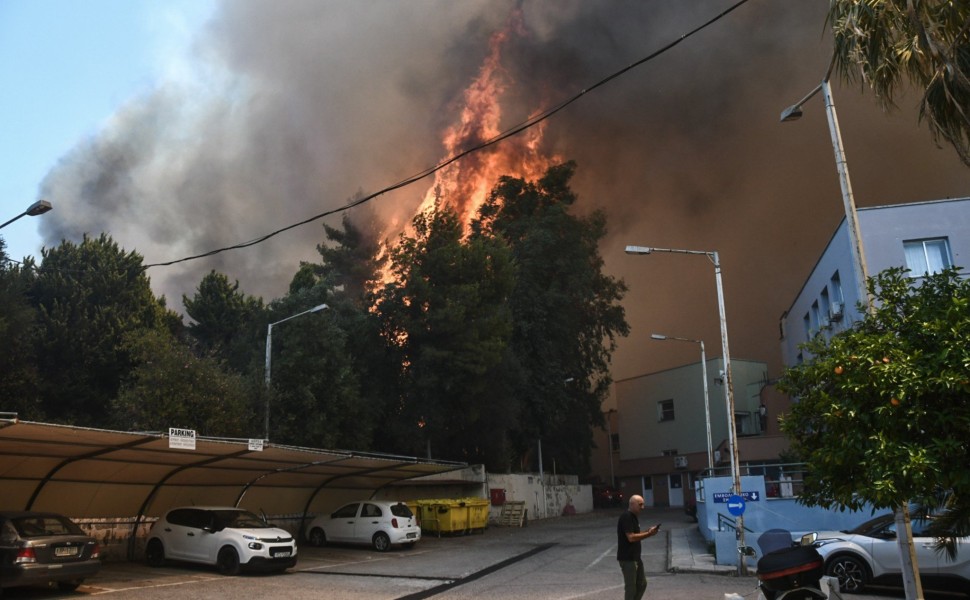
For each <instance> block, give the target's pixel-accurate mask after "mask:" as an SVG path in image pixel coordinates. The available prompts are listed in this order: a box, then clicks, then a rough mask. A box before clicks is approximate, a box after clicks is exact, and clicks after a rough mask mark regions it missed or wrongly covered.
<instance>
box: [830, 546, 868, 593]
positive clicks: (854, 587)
mask: <svg viewBox="0 0 970 600" xmlns="http://www.w3.org/2000/svg"><path fill="white" fill-rule="evenodd" d="M825 574H826V575H829V576H831V577H836V578H837V579H838V580H839V590H841V591H843V592H849V593H852V594H857V593H859V592H861V591H862V590H864V589H865V588H866V584H868V583H869V567H868V566H867V565H866V563H865V562H863V560H862V559H861V558H859V557H857V556H853V555H851V554H839V555H836V556H834V557H832V559H831V560H829V562H828V564H826V565H825Z"/></svg>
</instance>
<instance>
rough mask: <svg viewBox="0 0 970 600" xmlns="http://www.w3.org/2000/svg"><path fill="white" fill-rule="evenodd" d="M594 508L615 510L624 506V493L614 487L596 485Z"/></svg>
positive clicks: (594, 488) (594, 489)
mask: <svg viewBox="0 0 970 600" xmlns="http://www.w3.org/2000/svg"><path fill="white" fill-rule="evenodd" d="M593 506H594V507H595V508H615V507H618V506H623V493H622V492H620V491H619V490H617V489H616V488H614V487H613V486H609V485H594V486H593Z"/></svg>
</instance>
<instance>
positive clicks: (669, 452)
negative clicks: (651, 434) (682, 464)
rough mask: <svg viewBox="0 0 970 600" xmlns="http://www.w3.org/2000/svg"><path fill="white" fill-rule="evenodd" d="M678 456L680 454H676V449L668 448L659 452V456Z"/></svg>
mask: <svg viewBox="0 0 970 600" xmlns="http://www.w3.org/2000/svg"><path fill="white" fill-rule="evenodd" d="M678 454H680V453H679V452H677V448H668V449H666V450H661V451H660V456H677V455H678Z"/></svg>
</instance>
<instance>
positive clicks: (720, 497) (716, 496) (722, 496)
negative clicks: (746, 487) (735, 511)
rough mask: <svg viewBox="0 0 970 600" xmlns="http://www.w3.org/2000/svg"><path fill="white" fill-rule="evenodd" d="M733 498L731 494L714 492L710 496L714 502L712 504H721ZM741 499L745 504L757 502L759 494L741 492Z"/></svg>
mask: <svg viewBox="0 0 970 600" xmlns="http://www.w3.org/2000/svg"><path fill="white" fill-rule="evenodd" d="M734 496H735V494H732V493H731V492H714V493H713V494H711V499H712V500H714V502H720V503H722V504H723V503H725V502H728V501H729V500H730V499H731V498H734ZM741 497H742V498H744V499H745V501H747V502H758V501H759V500H761V494H760V493H758V492H741Z"/></svg>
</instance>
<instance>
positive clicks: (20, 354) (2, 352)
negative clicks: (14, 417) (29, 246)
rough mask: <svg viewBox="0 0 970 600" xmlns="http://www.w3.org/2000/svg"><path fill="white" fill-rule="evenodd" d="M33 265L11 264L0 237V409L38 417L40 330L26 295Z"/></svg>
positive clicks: (33, 417)
mask: <svg viewBox="0 0 970 600" xmlns="http://www.w3.org/2000/svg"><path fill="white" fill-rule="evenodd" d="M32 266H33V264H32V263H28V264H27V265H25V267H24V268H23V269H21V268H18V267H13V266H10V263H8V261H7V253H6V244H5V242H4V240H3V238H2V237H0V340H3V342H2V343H0V373H2V374H3V376H2V377H0V411H4V412H16V413H17V414H18V415H19V416H20V418H22V419H32V420H39V419H41V418H42V417H43V415H42V414H41V412H40V398H39V393H38V390H37V367H36V354H35V350H34V349H35V347H36V344H37V339H38V337H39V335H40V333H41V332H40V330H39V329H38V327H37V322H36V311H35V310H34V308H33V307H32V306H31V305H30V302H29V299H28V297H27V290H28V288H29V285H30V276H29V274H30V272H31V268H32Z"/></svg>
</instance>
